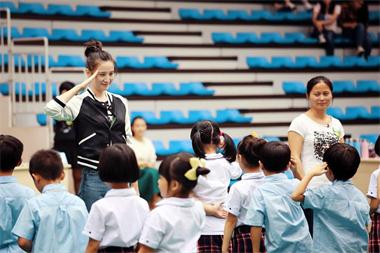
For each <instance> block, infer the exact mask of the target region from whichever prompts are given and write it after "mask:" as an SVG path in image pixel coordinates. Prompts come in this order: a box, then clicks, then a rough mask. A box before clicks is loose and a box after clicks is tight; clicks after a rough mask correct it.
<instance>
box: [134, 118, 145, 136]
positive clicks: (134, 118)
mask: <svg viewBox="0 0 380 253" xmlns="http://www.w3.org/2000/svg"><path fill="white" fill-rule="evenodd" d="M138 119H141V120H143V121H144V122H145V124H147V123H146V120H145V119H144V118H143V117H141V116H136V117H134V118H133V119H132V121H131V131H132V136H134V135H135V133H134V132H133V129H132V126H133V125H134V124H135V122H136V120H138Z"/></svg>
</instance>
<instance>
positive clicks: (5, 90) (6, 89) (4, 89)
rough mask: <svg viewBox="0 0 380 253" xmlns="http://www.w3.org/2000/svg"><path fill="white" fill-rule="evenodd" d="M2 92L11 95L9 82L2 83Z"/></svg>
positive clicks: (0, 90) (0, 84) (0, 85)
mask: <svg viewBox="0 0 380 253" xmlns="http://www.w3.org/2000/svg"><path fill="white" fill-rule="evenodd" d="M0 93H1V94H2V95H4V96H8V95H9V84H8V83H0Z"/></svg>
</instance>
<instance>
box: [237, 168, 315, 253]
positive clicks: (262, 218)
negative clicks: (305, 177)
mask: <svg viewBox="0 0 380 253" xmlns="http://www.w3.org/2000/svg"><path fill="white" fill-rule="evenodd" d="M298 182H299V180H297V179H288V178H287V176H286V175H285V174H284V173H278V174H274V175H270V176H266V177H265V179H264V183H263V184H262V185H260V186H258V187H257V188H256V189H255V190H254V192H253V194H252V200H251V206H250V208H249V209H248V213H247V216H246V221H245V224H247V225H250V226H256V227H265V247H266V250H267V252H268V253H271V252H273V253H274V252H278V253H283V252H297V253H310V252H311V250H312V239H311V236H310V233H309V228H308V226H307V222H306V219H305V216H304V214H303V211H302V208H301V205H300V203H298V202H295V201H293V200H292V199H291V197H290V196H291V194H292V192H293V190H294V188H295V187H296V186H297V184H298Z"/></svg>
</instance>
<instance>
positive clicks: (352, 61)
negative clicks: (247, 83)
mask: <svg viewBox="0 0 380 253" xmlns="http://www.w3.org/2000/svg"><path fill="white" fill-rule="evenodd" d="M247 65H248V67H249V68H251V69H257V68H258V69H281V68H290V69H304V68H315V69H324V68H345V69H347V68H378V67H380V56H378V55H376V56H369V57H368V59H364V58H362V57H359V56H354V55H352V56H344V57H339V56H321V57H320V58H319V61H318V60H317V58H316V57H315V56H296V57H295V59H294V60H293V57H291V56H272V58H271V60H269V59H268V58H267V57H265V56H253V57H247Z"/></svg>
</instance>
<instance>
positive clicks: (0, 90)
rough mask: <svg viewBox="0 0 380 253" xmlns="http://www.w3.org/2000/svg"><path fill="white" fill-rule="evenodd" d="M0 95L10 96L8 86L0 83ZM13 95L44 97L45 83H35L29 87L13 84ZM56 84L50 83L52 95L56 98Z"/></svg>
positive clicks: (23, 84)
mask: <svg viewBox="0 0 380 253" xmlns="http://www.w3.org/2000/svg"><path fill="white" fill-rule="evenodd" d="M0 94H2V95H4V96H8V95H9V94H10V86H9V84H8V83H0ZM15 94H16V96H18V95H22V96H27V95H28V96H39V95H46V83H45V82H35V83H33V84H32V85H31V86H28V85H27V84H26V83H24V82H16V83H15ZM57 94H58V92H57V84H56V83H52V95H53V96H57Z"/></svg>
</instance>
